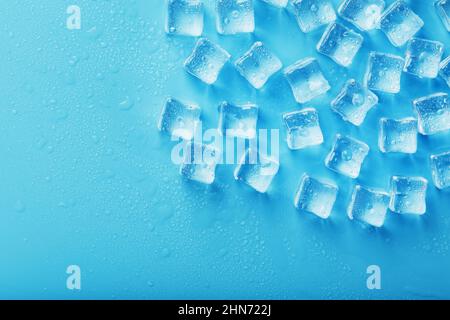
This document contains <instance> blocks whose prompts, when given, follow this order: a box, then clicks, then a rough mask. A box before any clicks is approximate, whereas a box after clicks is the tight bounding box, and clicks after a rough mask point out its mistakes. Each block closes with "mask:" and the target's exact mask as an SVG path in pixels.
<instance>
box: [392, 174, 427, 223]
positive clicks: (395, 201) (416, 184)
mask: <svg viewBox="0 0 450 320" xmlns="http://www.w3.org/2000/svg"><path fill="white" fill-rule="evenodd" d="M427 185H428V181H427V180H426V179H425V178H422V177H400V176H393V177H392V178H391V200H390V203H389V209H391V211H393V212H396V213H409V214H424V213H425V212H426V210H427V209H426V193H427Z"/></svg>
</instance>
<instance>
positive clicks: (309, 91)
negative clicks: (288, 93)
mask: <svg viewBox="0 0 450 320" xmlns="http://www.w3.org/2000/svg"><path fill="white" fill-rule="evenodd" d="M284 75H285V76H286V78H287V80H288V82H289V84H290V86H291V89H292V93H293V94H294V97H295V100H296V101H297V102H299V103H305V102H308V101H310V100H312V99H314V98H315V97H318V96H320V95H322V94H324V93H325V92H327V91H328V90H330V85H329V83H328V81H327V79H325V77H324V76H323V74H322V69H321V68H320V65H319V63H318V62H317V60H316V59H314V58H305V59H302V60H299V61H297V62H296V63H294V64H293V65H290V66H289V67H287V68H285V69H284Z"/></svg>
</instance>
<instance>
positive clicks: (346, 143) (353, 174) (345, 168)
mask: <svg viewBox="0 0 450 320" xmlns="http://www.w3.org/2000/svg"><path fill="white" fill-rule="evenodd" d="M368 153H369V146H368V145H367V144H365V143H364V142H362V141H359V140H356V139H354V138H350V137H347V136H342V135H340V134H337V135H336V140H335V142H334V145H333V147H332V149H331V151H330V153H329V154H328V156H327V157H326V159H325V165H326V166H327V167H328V168H329V169H331V170H333V171H336V172H338V173H340V174H343V175H345V176H348V177H350V178H353V179H355V178H357V177H358V176H359V172H360V170H361V166H362V164H363V162H364V159H365V158H366V156H367V154H368Z"/></svg>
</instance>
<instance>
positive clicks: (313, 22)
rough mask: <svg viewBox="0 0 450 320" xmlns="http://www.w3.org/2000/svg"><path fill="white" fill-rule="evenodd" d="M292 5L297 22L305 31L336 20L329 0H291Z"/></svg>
mask: <svg viewBox="0 0 450 320" xmlns="http://www.w3.org/2000/svg"><path fill="white" fill-rule="evenodd" d="M292 5H293V8H294V12H295V16H296V18H297V23H298V25H299V26H300V29H301V30H302V31H303V32H305V33H308V32H311V31H313V30H315V29H317V28H319V27H321V26H323V25H326V24H329V23H330V22H333V21H334V20H336V12H335V11H334V8H333V4H332V3H331V2H330V1H329V0H293V1H292Z"/></svg>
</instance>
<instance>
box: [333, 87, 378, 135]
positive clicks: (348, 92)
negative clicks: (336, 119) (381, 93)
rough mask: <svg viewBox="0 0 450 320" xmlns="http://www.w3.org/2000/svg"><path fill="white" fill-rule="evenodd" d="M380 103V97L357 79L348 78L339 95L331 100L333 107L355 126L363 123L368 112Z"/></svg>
mask: <svg viewBox="0 0 450 320" xmlns="http://www.w3.org/2000/svg"><path fill="white" fill-rule="evenodd" d="M377 103H378V97H377V96H376V95H375V94H374V93H373V92H372V91H370V90H369V89H367V88H365V87H363V86H362V85H361V84H359V83H358V82H357V81H356V80H354V79H350V80H348V81H347V82H346V83H345V85H344V87H343V88H342V90H341V92H340V93H339V94H338V96H337V97H336V98H335V99H334V100H333V101H332V102H331V109H332V110H333V111H334V112H336V113H338V114H339V115H340V116H341V117H342V118H343V119H344V120H345V121H348V122H350V123H352V124H354V125H355V126H359V125H361V124H362V123H363V121H364V119H365V117H366V114H367V112H368V111H369V110H370V109H372V107H374V106H375V105H376V104H377Z"/></svg>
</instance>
